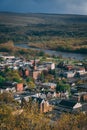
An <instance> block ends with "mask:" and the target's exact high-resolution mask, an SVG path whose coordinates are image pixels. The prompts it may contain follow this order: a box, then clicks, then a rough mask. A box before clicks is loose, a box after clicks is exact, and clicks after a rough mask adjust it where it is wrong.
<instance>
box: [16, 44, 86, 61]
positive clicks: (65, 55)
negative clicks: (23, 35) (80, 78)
mask: <svg viewBox="0 0 87 130" xmlns="http://www.w3.org/2000/svg"><path fill="white" fill-rule="evenodd" d="M14 45H15V46H16V47H21V48H29V49H34V50H39V51H43V52H45V53H46V54H49V55H55V56H62V57H63V58H73V59H76V60H83V59H87V54H77V53H71V52H61V51H53V50H46V49H40V48H33V47H29V46H28V45H27V44H23V43H22V44H21V43H20V44H14Z"/></svg>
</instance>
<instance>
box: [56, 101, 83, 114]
mask: <svg viewBox="0 0 87 130" xmlns="http://www.w3.org/2000/svg"><path fill="white" fill-rule="evenodd" d="M81 108H82V104H81V103H79V102H77V101H73V100H67V99H63V100H61V101H60V102H59V104H58V106H57V109H58V110H59V111H61V112H69V113H73V112H78V111H79V110H81Z"/></svg>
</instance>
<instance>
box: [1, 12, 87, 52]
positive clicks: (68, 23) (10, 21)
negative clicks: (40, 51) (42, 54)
mask: <svg viewBox="0 0 87 130" xmlns="http://www.w3.org/2000/svg"><path fill="white" fill-rule="evenodd" d="M9 40H12V41H13V42H15V43H27V44H29V45H30V46H34V47H39V48H46V49H53V50H61V51H75V52H82V53H86V52H87V16H85V15H57V14H33V13H29V14H17V13H0V43H5V42H7V41H9Z"/></svg>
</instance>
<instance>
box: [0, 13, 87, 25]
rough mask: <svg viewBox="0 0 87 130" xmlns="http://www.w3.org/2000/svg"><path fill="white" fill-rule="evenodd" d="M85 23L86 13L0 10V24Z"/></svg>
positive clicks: (86, 20)
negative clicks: (25, 12)
mask: <svg viewBox="0 0 87 130" xmlns="http://www.w3.org/2000/svg"><path fill="white" fill-rule="evenodd" d="M82 23H83V24H87V16H86V15H66V14H64V15H63V14H34V13H28V14H22V13H9V12H7V13H6V12H0V24H6V25H7V24H11V25H22V26H24V25H25V26H26V25H27V24H59V25H62V24H82Z"/></svg>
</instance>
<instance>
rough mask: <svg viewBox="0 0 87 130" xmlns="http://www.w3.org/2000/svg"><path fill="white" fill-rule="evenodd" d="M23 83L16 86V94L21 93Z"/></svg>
mask: <svg viewBox="0 0 87 130" xmlns="http://www.w3.org/2000/svg"><path fill="white" fill-rule="evenodd" d="M23 89H24V88H23V83H17V85H16V91H17V92H22V91H23Z"/></svg>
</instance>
